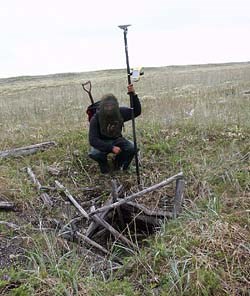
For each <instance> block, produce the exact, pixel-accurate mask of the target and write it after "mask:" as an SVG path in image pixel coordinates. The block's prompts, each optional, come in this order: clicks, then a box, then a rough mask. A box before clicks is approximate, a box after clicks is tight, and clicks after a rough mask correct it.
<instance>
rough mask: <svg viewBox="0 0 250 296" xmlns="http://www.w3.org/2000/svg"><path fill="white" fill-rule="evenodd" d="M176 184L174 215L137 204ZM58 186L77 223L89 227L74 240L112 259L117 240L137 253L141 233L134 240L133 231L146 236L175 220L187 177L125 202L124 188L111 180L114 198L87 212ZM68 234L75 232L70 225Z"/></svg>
mask: <svg viewBox="0 0 250 296" xmlns="http://www.w3.org/2000/svg"><path fill="white" fill-rule="evenodd" d="M174 181H175V182H176V185H175V196H174V197H173V200H172V204H173V207H172V210H171V211H166V210H162V209H157V210H156V209H155V210H151V209H148V208H147V207H146V206H144V205H142V204H140V203H139V202H138V198H139V197H141V196H143V195H145V194H148V193H150V192H153V191H156V190H158V189H160V188H162V187H164V186H166V185H168V184H170V183H173V182H174ZM55 184H56V188H57V189H58V190H60V192H62V193H63V194H64V195H65V196H66V197H67V198H68V199H69V200H70V202H71V203H72V204H73V205H74V206H75V208H76V209H77V211H78V212H79V214H80V215H81V216H80V217H79V218H78V219H86V221H87V225H88V227H87V228H86V229H85V230H84V231H82V230H81V231H80V230H79V229H77V230H74V235H75V237H77V238H78V239H80V240H82V241H84V242H85V243H87V244H88V245H90V246H91V247H94V248H96V249H98V250H99V251H101V252H102V253H104V254H106V255H110V251H109V249H110V248H111V247H112V245H113V243H114V240H115V242H119V243H121V244H122V245H125V246H126V248H127V249H128V250H133V251H137V250H138V249H139V245H138V240H137V238H138V237H137V235H138V233H137V232H136V231H135V237H134V239H133V234H131V233H132V231H131V229H132V228H133V229H134V230H137V231H138V229H140V230H142V231H144V232H145V233H146V234H149V233H152V232H154V230H155V228H156V227H157V226H158V227H159V226H160V225H161V224H162V223H163V222H165V220H166V219H173V218H176V217H177V216H178V215H179V213H180V212H181V205H182V202H183V192H184V177H183V173H182V172H181V173H179V174H177V175H174V176H172V177H170V178H168V179H166V180H164V181H162V182H160V183H158V184H155V185H153V186H151V187H148V188H145V189H143V190H141V191H138V192H136V193H133V194H131V195H129V196H126V197H123V198H121V188H122V186H120V187H118V186H117V184H116V181H115V180H112V194H111V198H110V199H108V200H107V201H106V203H105V204H104V205H103V206H102V207H99V208H97V209H96V208H95V206H94V205H92V206H91V207H90V209H89V210H88V211H86V210H85V209H84V208H83V207H82V206H81V205H80V204H79V203H78V202H77V201H76V199H75V198H74V197H73V196H72V195H71V194H70V192H69V191H68V190H67V188H65V187H64V186H63V185H62V184H61V183H60V182H59V181H55ZM136 199H137V200H136ZM135 200H136V201H135ZM131 226H132V227H131ZM67 232H72V229H71V228H70V223H69V224H68V225H66V226H64V227H63V233H64V234H65V233H67ZM111 237H112V239H113V240H112V244H111V245H110V244H108V238H111Z"/></svg>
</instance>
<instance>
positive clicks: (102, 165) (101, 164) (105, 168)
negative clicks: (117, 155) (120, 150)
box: [98, 161, 109, 174]
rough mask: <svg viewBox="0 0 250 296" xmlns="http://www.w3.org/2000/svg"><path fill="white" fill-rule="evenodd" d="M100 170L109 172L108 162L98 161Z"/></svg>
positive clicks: (104, 172)
mask: <svg viewBox="0 0 250 296" xmlns="http://www.w3.org/2000/svg"><path fill="white" fill-rule="evenodd" d="M98 164H99V167H100V171H101V173H102V174H107V173H108V172H109V166H108V162H107V161H106V162H103V161H98Z"/></svg>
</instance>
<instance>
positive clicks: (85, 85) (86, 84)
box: [82, 80, 94, 104]
mask: <svg viewBox="0 0 250 296" xmlns="http://www.w3.org/2000/svg"><path fill="white" fill-rule="evenodd" d="M82 88H83V89H84V90H85V91H86V93H87V94H88V95H89V98H90V101H91V104H94V99H93V97H92V94H91V88H92V85H91V81H90V80H89V81H86V82H84V83H83V84H82Z"/></svg>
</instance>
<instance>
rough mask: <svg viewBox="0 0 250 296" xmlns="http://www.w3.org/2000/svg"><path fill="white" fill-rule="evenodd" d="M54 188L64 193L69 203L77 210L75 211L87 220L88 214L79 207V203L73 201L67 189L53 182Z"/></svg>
mask: <svg viewBox="0 0 250 296" xmlns="http://www.w3.org/2000/svg"><path fill="white" fill-rule="evenodd" d="M55 183H56V187H58V188H59V189H60V190H62V191H63V192H64V194H65V195H66V196H67V198H68V199H69V200H70V201H71V203H72V204H73V205H74V206H75V207H76V208H77V210H78V211H79V212H80V213H81V214H82V215H83V216H84V217H85V218H86V219H89V215H88V213H87V212H86V211H85V210H84V209H83V208H82V207H81V206H80V205H79V203H78V202H77V201H76V200H75V199H74V197H73V196H72V195H71V194H70V192H69V191H68V189H67V188H65V187H64V186H63V185H62V184H61V183H60V182H58V181H55Z"/></svg>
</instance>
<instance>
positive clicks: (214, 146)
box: [0, 63, 250, 296]
mask: <svg viewBox="0 0 250 296" xmlns="http://www.w3.org/2000/svg"><path fill="white" fill-rule="evenodd" d="M125 72H126V71H125V70H106V71H96V72H84V73H68V74H55V75H48V76H35V77H17V78H8V79H0V137H1V142H0V150H1V151H3V150H7V149H11V148H16V147H21V146H28V145H31V144H36V143H40V142H44V141H55V142H56V143H57V145H56V146H55V147H52V148H51V149H48V150H46V151H44V152H39V153H36V154H33V155H29V156H24V157H19V158H3V159H0V166H1V169H0V201H10V202H14V204H15V211H6V210H1V209H0V221H1V223H0V294H1V295H22V296H25V295H29V296H30V295H46V296H50V295H51V296H52V295H53V296H54V295H79V296H80V295H102V296H105V295H109V296H111V295H162V296H165V295H171V296H173V295H176V296H180V295H188V296H191V295H194V296H197V295H249V293H250V292H249V291H250V231H249V215H250V213H249V211H250V207H249V205H250V190H249V189H250V176H249V174H250V160H249V159H250V151H249V148H250V140H249V139H250V63H233V64H218V65H197V66H171V67H161V68H146V69H145V77H142V78H141V80H140V82H138V83H137V84H136V85H135V88H136V91H137V92H138V94H139V97H140V98H141V102H142V115H141V116H140V117H138V118H137V119H136V129H137V141H138V146H139V148H140V160H141V179H142V185H143V186H144V187H147V186H150V185H152V184H155V183H157V182H160V181H162V180H163V179H164V178H167V177H169V176H171V175H174V174H176V173H178V172H179V171H183V173H184V176H185V183H186V186H185V199H184V204H183V211H182V214H181V215H180V216H179V217H178V218H177V219H174V220H169V221H166V223H164V224H162V226H161V227H159V229H158V230H157V232H156V233H155V234H154V235H152V236H149V237H148V238H147V239H145V240H144V242H143V245H142V247H141V248H140V249H139V250H138V252H132V253H130V254H129V255H128V254H127V253H126V252H124V253H123V252H122V249H121V248H119V246H117V247H116V246H115V247H114V248H113V252H114V254H116V255H119V256H120V258H121V259H122V261H123V265H122V266H120V267H119V268H118V269H112V268H110V269H109V271H108V272H107V270H106V271H102V270H99V271H96V270H95V267H94V262H92V261H91V260H89V257H88V256H87V255H86V256H85V255H84V252H83V251H82V249H81V247H79V245H78V244H76V243H72V242H69V241H66V240H65V239H63V238H62V237H61V236H58V232H57V231H56V229H55V228H53V227H52V226H51V221H52V220H55V219H56V220H58V221H61V222H62V223H64V224H66V223H67V222H68V221H69V218H74V217H75V216H76V211H75V209H74V208H73V207H72V206H71V205H70V204H69V203H67V202H65V200H66V199H63V197H62V196H61V195H60V194H58V193H56V192H54V193H53V192H52V193H51V195H53V198H54V205H53V207H52V208H49V207H46V206H44V205H43V203H42V201H41V199H40V196H39V195H40V193H39V192H37V190H36V188H35V187H34V185H33V184H32V183H31V182H30V179H29V176H28V175H27V171H26V169H25V168H27V167H30V168H32V170H33V171H34V172H35V174H36V176H37V178H38V179H39V181H40V182H41V184H42V185H44V186H51V187H53V186H54V184H55V180H59V181H60V182H61V183H62V184H63V185H65V186H66V187H67V188H68V189H69V190H70V192H71V193H72V195H74V196H75V197H76V198H77V200H78V201H79V202H80V203H82V204H83V207H84V203H85V204H86V202H90V200H91V199H93V198H96V197H97V195H99V196H101V199H99V201H100V202H101V203H102V202H104V201H105V200H106V199H107V197H108V195H109V193H110V188H111V185H110V182H111V179H113V178H116V179H117V181H118V183H119V184H122V185H123V186H124V187H125V189H126V191H127V192H136V190H137V189H136V186H137V182H136V175H135V172H134V169H133V167H132V168H131V170H130V172H129V174H122V173H118V174H117V175H111V176H100V174H99V170H98V168H97V166H96V164H95V163H94V162H93V161H91V160H90V159H88V157H87V152H88V148H89V146H88V122H87V116H86V114H85V110H86V107H87V105H88V104H89V99H88V97H87V94H86V93H84V92H83V90H82V87H81V83H83V82H85V81H86V80H91V82H92V94H93V97H94V98H96V99H98V98H100V97H101V95H102V94H104V93H107V92H108V93H110V92H112V93H114V94H115V95H116V96H117V97H118V99H119V101H120V104H121V105H128V104H129V98H128V96H127V94H126V73H125ZM124 133H125V135H126V136H127V137H128V138H129V137H130V138H131V134H132V132H131V126H130V124H126V127H125V132H124ZM86 187H88V188H90V187H96V188H97V189H96V190H97V191H95V194H96V195H95V196H92V195H91V194H92V193H93V192H91V191H87V190H85V189H86ZM84 188H85V189H84ZM98 188H99V189H98ZM98 190H99V191H98ZM159 194H161V195H164V189H162V190H160V191H159V192H156V193H154V194H152V195H151V199H150V202H151V203H152V201H154V199H155V200H157V197H158V195H159ZM142 199H143V197H142ZM145 202H147V200H146V201H145ZM6 222H8V223H6ZM11 223H12V224H11ZM123 254H126V255H123Z"/></svg>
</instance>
